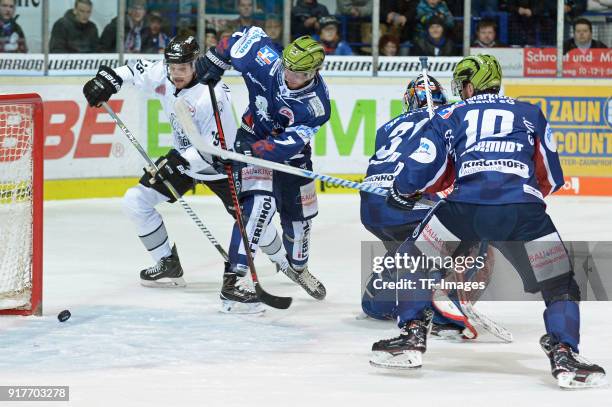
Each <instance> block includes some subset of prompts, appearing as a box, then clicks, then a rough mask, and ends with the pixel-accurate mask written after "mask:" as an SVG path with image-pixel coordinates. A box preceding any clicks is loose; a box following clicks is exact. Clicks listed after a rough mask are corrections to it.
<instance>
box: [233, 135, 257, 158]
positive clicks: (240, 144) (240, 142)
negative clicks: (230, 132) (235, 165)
mask: <svg viewBox="0 0 612 407" xmlns="http://www.w3.org/2000/svg"><path fill="white" fill-rule="evenodd" d="M234 151H235V152H237V153H238V154H243V155H248V156H249V157H252V156H253V147H252V146H251V139H250V136H249V133H248V132H247V131H245V130H243V129H239V130H238V132H237V133H236V141H234Z"/></svg>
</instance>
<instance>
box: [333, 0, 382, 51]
mask: <svg viewBox="0 0 612 407" xmlns="http://www.w3.org/2000/svg"><path fill="white" fill-rule="evenodd" d="M372 8H373V3H372V0H337V3H336V11H337V12H338V13H340V14H342V15H345V16H347V17H348V23H347V25H346V36H347V41H348V42H349V43H358V42H361V43H363V44H367V45H370V44H371V43H372V22H371V21H372V20H371V18H368V17H370V16H372ZM385 28H386V27H383V28H382V29H383V30H385ZM359 51H360V53H361V54H363V55H370V54H371V53H372V48H370V47H369V46H368V47H363V48H360V49H359Z"/></svg>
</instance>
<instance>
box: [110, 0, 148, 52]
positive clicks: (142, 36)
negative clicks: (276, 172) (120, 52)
mask: <svg viewBox="0 0 612 407" xmlns="http://www.w3.org/2000/svg"><path fill="white" fill-rule="evenodd" d="M129 4H130V6H129V7H128V12H127V17H126V19H125V27H124V30H125V43H124V44H125V52H141V50H142V45H143V44H147V43H148V42H149V41H150V39H149V37H150V36H151V32H150V30H149V28H148V27H146V26H145V16H146V15H147V1H146V0H132V1H131V2H130V3H129ZM116 39H117V17H115V18H113V19H112V20H111V22H110V23H108V25H107V26H106V27H104V30H103V31H102V36H101V37H100V51H101V52H116V51H117V42H116Z"/></svg>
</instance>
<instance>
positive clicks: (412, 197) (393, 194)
mask: <svg viewBox="0 0 612 407" xmlns="http://www.w3.org/2000/svg"><path fill="white" fill-rule="evenodd" d="M422 196H423V194H422V193H421V192H419V191H417V192H414V193H412V194H408V195H403V194H400V192H399V191H398V190H397V187H396V186H395V184H393V186H392V187H391V189H390V190H389V195H387V204H389V205H390V206H392V207H394V208H396V209H401V210H403V211H411V210H412V208H414V205H415V204H416V203H417V201H418V200H419V199H421V197H422Z"/></svg>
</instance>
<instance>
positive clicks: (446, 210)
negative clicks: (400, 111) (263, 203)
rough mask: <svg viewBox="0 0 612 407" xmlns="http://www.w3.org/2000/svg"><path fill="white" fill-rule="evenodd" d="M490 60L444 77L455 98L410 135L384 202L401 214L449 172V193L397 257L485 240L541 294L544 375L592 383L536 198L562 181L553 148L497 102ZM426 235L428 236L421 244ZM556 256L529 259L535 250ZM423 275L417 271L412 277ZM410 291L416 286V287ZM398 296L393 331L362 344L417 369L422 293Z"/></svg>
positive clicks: (569, 284) (423, 338)
mask: <svg viewBox="0 0 612 407" xmlns="http://www.w3.org/2000/svg"><path fill="white" fill-rule="evenodd" d="M501 79H502V71H501V67H500V65H499V63H498V62H497V60H496V59H495V57H493V56H490V55H477V56H469V57H466V58H464V59H462V60H461V61H460V62H459V63H458V64H457V66H456V67H455V69H454V72H453V81H452V85H453V92H454V93H455V95H457V96H461V99H462V101H461V102H458V103H455V104H453V105H450V106H449V107H446V108H443V109H440V110H438V111H437V112H436V115H435V117H434V118H433V119H432V120H431V121H430V122H429V123H427V124H426V125H425V126H423V128H422V129H421V131H420V133H419V134H417V135H415V136H414V137H415V138H420V143H419V145H418V146H416V144H415V149H414V152H413V153H412V154H411V155H410V157H409V158H408V160H407V163H406V168H407V170H405V171H402V172H401V173H400V174H398V175H397V176H396V177H395V182H394V184H393V186H392V188H391V192H390V194H389V196H388V202H389V204H391V205H394V206H396V207H398V208H403V209H407V210H411V209H412V208H413V206H414V204H415V202H416V201H417V200H418V199H419V197H420V196H421V195H422V193H423V192H426V191H429V186H431V185H436V184H438V183H439V182H441V177H442V176H443V175H442V174H444V173H445V169H446V168H448V167H450V168H453V171H454V181H455V188H454V190H453V192H452V193H451V194H450V195H449V196H448V197H447V198H446V199H445V200H443V201H441V202H440V203H439V204H438V205H436V207H435V208H434V209H433V210H432V212H430V213H429V214H428V215H427V217H426V219H425V220H424V221H423V222H422V223H421V225H420V226H419V228H417V229H416V230H415V232H414V234H413V236H412V237H411V239H408V240H407V241H406V242H404V243H403V244H402V246H401V247H400V248H399V249H398V253H406V254H408V255H411V256H419V255H427V256H444V255H445V254H446V253H449V252H452V251H453V249H454V247H456V245H458V244H459V242H460V241H472V242H477V241H480V242H490V244H491V245H493V246H495V247H496V248H497V249H499V250H500V252H501V253H502V254H503V255H504V257H506V258H507V259H508V260H509V261H510V263H511V264H512V265H513V266H514V268H515V269H516V270H517V271H518V273H519V275H520V277H521V279H522V281H523V286H524V289H525V291H526V292H531V293H534V292H538V291H539V292H541V294H542V296H543V298H544V301H545V305H546V310H545V311H544V324H545V328H546V334H545V335H544V336H542V338H541V339H540V345H541V346H542V349H543V350H544V352H545V353H546V355H547V356H548V358H549V359H550V365H551V370H552V374H553V376H554V377H555V378H556V379H557V381H558V384H559V386H561V387H564V388H584V387H598V386H601V385H604V384H605V383H606V379H605V371H604V369H603V368H601V367H600V366H597V365H595V364H592V363H590V362H588V361H587V360H586V359H584V358H582V357H581V356H579V355H578V342H579V325H580V313H579V308H578V302H579V300H580V291H579V288H578V285H577V284H576V281H575V279H574V274H573V270H572V268H571V264H570V261H569V258H568V256H567V252H566V250H565V247H564V244H563V242H562V241H561V238H560V237H559V234H558V232H557V230H556V228H555V225H554V224H553V222H552V220H551V219H550V217H549V216H548V215H547V214H546V211H545V209H546V206H545V204H544V198H545V197H546V196H548V195H549V194H551V193H553V192H555V191H556V190H558V189H559V188H560V187H561V186H562V185H563V172H562V170H561V165H560V162H559V156H558V154H557V145H556V141H555V138H554V135H553V132H552V130H551V128H550V126H549V125H548V124H547V121H546V119H545V118H544V115H543V114H542V112H541V111H540V109H539V108H538V107H536V106H534V105H531V104H529V103H526V102H522V101H519V100H516V99H513V98H510V97H505V96H500V95H499V89H500V86H501ZM433 236H435V237H436V239H431V237H433ZM551 252H552V253H557V254H558V255H557V256H553V257H552V258H551V257H550V256H549V257H548V259H549V260H550V261H547V262H541V261H538V259H539V258H541V257H542V255H543V253H551ZM428 271H429V270H427V269H420V270H419V271H418V272H417V273H414V274H413V276H414V277H413V278H415V279H419V278H422V277H423V275H425V273H427V272H428ZM417 291H418V290H417ZM420 291H421V292H417V293H415V292H411V293H410V298H407V297H402V296H401V295H400V297H399V298H398V310H397V313H398V316H399V318H398V322H399V327H400V335H399V336H398V337H396V338H392V339H388V340H381V341H379V342H376V343H374V344H373V346H372V357H371V360H370V363H371V364H373V365H375V366H381V367H395V368H414V367H420V366H421V364H422V354H423V353H424V352H425V350H426V349H427V332H428V327H429V325H430V322H431V317H432V312H431V301H430V298H431V293H430V292H429V291H428V290H427V289H422V290H420Z"/></svg>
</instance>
